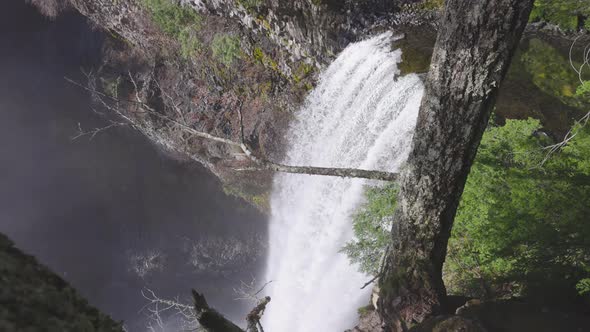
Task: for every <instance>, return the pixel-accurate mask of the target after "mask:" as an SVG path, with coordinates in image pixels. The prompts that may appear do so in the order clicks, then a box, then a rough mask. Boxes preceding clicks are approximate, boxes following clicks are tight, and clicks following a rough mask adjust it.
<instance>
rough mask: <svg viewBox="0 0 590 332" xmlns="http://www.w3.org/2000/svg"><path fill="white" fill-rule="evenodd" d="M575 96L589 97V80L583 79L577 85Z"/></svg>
mask: <svg viewBox="0 0 590 332" xmlns="http://www.w3.org/2000/svg"><path fill="white" fill-rule="evenodd" d="M576 96H578V97H582V98H587V99H590V81H584V82H583V83H582V84H580V86H578V88H577V89H576Z"/></svg>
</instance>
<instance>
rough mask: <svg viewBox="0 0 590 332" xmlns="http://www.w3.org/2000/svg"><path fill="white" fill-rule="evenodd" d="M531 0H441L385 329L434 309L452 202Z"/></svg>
mask: <svg viewBox="0 0 590 332" xmlns="http://www.w3.org/2000/svg"><path fill="white" fill-rule="evenodd" d="M532 3H533V0H447V1H446V8H445V13H444V15H443V18H442V22H441V23H442V24H441V29H440V31H439V35H438V39H437V42H436V45H435V50H434V54H433V58H432V65H431V69H430V72H429V74H428V78H427V80H426V92H425V95H424V99H423V100H422V105H421V107H420V113H419V117H418V124H417V128H416V134H415V136H414V140H413V149H412V152H411V154H410V157H409V159H408V163H407V166H406V168H405V169H404V170H403V171H402V174H401V175H400V186H401V188H400V197H399V204H398V208H397V210H396V213H395V219H394V220H395V222H394V227H393V229H392V238H393V245H392V246H391V249H390V251H389V252H388V253H387V257H386V263H385V266H384V271H383V274H382V277H381V279H380V289H381V291H380V298H379V302H378V306H379V308H378V309H379V313H380V315H381V317H382V318H383V320H384V322H385V323H386V324H387V330H388V331H398V330H403V329H405V327H407V326H409V325H411V324H413V323H415V322H420V321H422V320H424V318H426V317H428V316H431V315H434V314H437V313H439V312H440V311H441V309H442V308H443V307H444V301H445V297H446V290H445V287H444V284H443V281H442V272H441V271H442V265H443V262H444V260H445V256H446V248H447V242H448V238H449V235H450V231H451V227H452V225H453V219H454V217H455V213H456V210H457V205H458V203H459V199H460V197H461V193H462V192H463V187H464V185H465V181H466V179H467V175H468V173H469V169H470V167H471V164H472V162H473V159H474V157H475V153H476V151H477V147H478V145H479V142H480V140H481V137H482V135H483V131H484V129H485V127H486V124H487V122H488V119H489V116H490V112H491V110H492V107H493V105H494V101H495V98H496V94H497V91H498V86H499V84H500V82H501V81H502V79H503V78H504V76H505V73H506V71H507V68H508V65H509V64H510V59H511V58H512V54H513V52H514V50H515V48H516V46H517V44H518V41H519V40H520V37H521V35H522V32H523V30H524V27H525V25H526V22H527V19H528V15H529V13H530V10H531V7H532Z"/></svg>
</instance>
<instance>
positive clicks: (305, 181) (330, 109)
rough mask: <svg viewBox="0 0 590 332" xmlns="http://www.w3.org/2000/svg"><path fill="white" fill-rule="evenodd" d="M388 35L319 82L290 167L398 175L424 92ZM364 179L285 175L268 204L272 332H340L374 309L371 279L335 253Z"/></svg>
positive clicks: (268, 323) (296, 133)
mask: <svg viewBox="0 0 590 332" xmlns="http://www.w3.org/2000/svg"><path fill="white" fill-rule="evenodd" d="M392 38H393V37H392V34H391V33H385V34H382V35H380V36H377V37H374V38H372V39H369V40H366V41H362V42H358V43H355V44H353V45H351V46H349V47H348V48H346V49H345V50H344V51H343V52H342V54H340V56H339V57H338V58H337V59H336V60H335V61H334V63H332V64H331V65H330V66H329V67H328V69H327V70H326V71H325V73H323V74H322V76H321V78H320V82H319V84H318V86H317V88H316V89H315V90H314V91H313V92H312V93H311V94H310V96H309V97H308V98H307V101H306V103H305V105H304V107H303V108H302V109H301V110H300V111H299V113H298V114H297V115H296V120H295V121H294V122H293V124H292V125H291V127H290V129H289V133H288V142H289V144H290V147H289V148H288V152H287V155H286V158H285V160H284V162H285V163H286V164H289V165H310V166H323V167H357V168H363V169H375V170H388V171H395V170H397V169H398V168H399V166H400V164H401V163H403V162H404V161H405V160H406V158H407V154H408V150H409V146H410V141H411V137H412V133H413V129H414V126H415V122H416V117H417V114H418V108H419V105H420V100H421V99H422V93H423V86H422V83H421V82H420V79H419V78H418V77H417V76H416V75H407V76H403V77H400V76H399V70H398V68H397V65H398V63H399V62H400V61H401V51H400V50H396V51H391V41H392ZM367 184H368V181H365V180H359V179H355V180H350V179H340V178H334V177H320V176H308V175H293V174H279V175H277V176H276V178H275V181H274V189H273V193H272V197H271V209H272V217H271V221H270V233H269V237H270V246H269V260H268V264H269V265H268V270H267V276H266V277H267V280H273V283H272V284H270V287H269V288H268V289H267V292H268V295H270V296H271V297H272V302H271V304H270V305H269V306H268V308H267V311H266V313H265V314H264V322H263V326H264V328H265V330H266V331H269V332H342V331H344V330H345V329H347V328H351V327H353V326H354V324H355V323H356V321H357V312H356V311H357V308H358V307H361V306H365V305H366V304H368V303H369V294H370V289H365V290H360V288H361V286H362V285H363V284H364V283H365V282H366V281H367V280H368V277H367V276H365V275H363V274H361V273H359V272H358V271H357V267H356V266H352V265H351V264H350V262H349V261H348V258H347V257H346V256H345V255H344V254H341V253H339V250H340V249H341V248H342V246H343V245H344V244H345V243H346V242H347V241H350V240H351V239H352V237H353V234H352V222H351V214H352V212H354V209H355V208H356V207H357V206H358V204H359V203H360V202H361V200H362V197H363V195H362V194H363V188H364V186H365V185H367Z"/></svg>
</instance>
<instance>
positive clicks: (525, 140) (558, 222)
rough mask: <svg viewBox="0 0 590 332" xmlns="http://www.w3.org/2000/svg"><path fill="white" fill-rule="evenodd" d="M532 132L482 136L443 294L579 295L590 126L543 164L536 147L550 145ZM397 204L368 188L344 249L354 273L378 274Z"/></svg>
mask: <svg viewBox="0 0 590 332" xmlns="http://www.w3.org/2000/svg"><path fill="white" fill-rule="evenodd" d="M539 129H540V122H539V121H538V120H532V119H529V120H507V121H506V124H505V125H504V126H502V127H495V126H490V128H488V129H487V130H486V132H485V134H484V136H483V139H482V141H481V145H480V147H479V150H478V153H477V157H476V159H475V162H474V164H473V167H472V169H471V173H470V174H469V177H468V180H467V183H466V186H465V191H464V193H463V196H462V198H461V203H460V206H459V209H458V211H457V216H456V218H455V222H454V227H453V232H452V236H451V238H450V239H449V245H448V254H447V260H446V262H445V266H444V276H445V283H446V286H447V289H448V290H449V292H450V293H454V294H463V295H468V296H476V297H498V296H516V295H520V294H522V293H526V292H528V291H534V290H537V289H539V288H542V293H543V294H545V295H547V294H548V293H549V291H550V290H552V291H554V292H556V293H559V294H569V295H573V294H575V293H576V288H577V292H578V293H584V294H588V288H587V286H588V281H587V280H586V279H588V278H590V269H589V268H588V266H589V262H590V223H589V222H588V216H590V205H589V204H588V201H590V128H588V127H582V126H581V125H579V124H578V125H576V126H575V127H574V128H573V130H574V132H575V133H576V136H575V137H574V138H573V139H572V140H571V141H570V142H569V143H568V145H567V146H566V147H564V148H563V149H562V150H561V151H559V152H557V153H555V154H553V155H552V157H551V158H549V159H547V158H546V157H547V150H546V149H543V147H545V146H547V145H549V144H552V143H553V142H552V141H551V140H550V139H549V138H548V137H547V136H546V135H544V134H543V133H541V132H540V131H539ZM396 198H397V189H396V188H395V187H394V186H387V187H384V188H373V189H370V190H369V191H368V192H367V203H366V204H365V205H363V206H362V207H361V209H360V211H359V212H358V213H357V214H356V215H355V217H354V232H355V235H356V239H355V240H354V241H352V242H350V243H348V244H347V245H346V246H345V247H344V249H343V251H344V252H345V253H346V254H347V255H348V256H349V258H350V259H351V261H352V262H354V263H358V264H359V265H360V269H361V271H364V272H367V273H371V274H375V273H377V269H378V268H379V265H378V264H379V262H380V257H381V255H382V253H383V251H384V250H385V248H386V246H387V245H388V243H389V242H388V241H389V237H390V235H389V228H390V226H391V225H390V223H391V216H392V215H393V212H394V209H395V200H396ZM392 280H393V281H392ZM392 280H389V281H387V282H397V281H396V278H393V279H392ZM387 282H383V284H384V285H386V284H387Z"/></svg>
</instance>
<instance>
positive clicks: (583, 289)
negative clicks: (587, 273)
mask: <svg viewBox="0 0 590 332" xmlns="http://www.w3.org/2000/svg"><path fill="white" fill-rule="evenodd" d="M576 289H577V290H578V293H579V294H580V295H588V294H590V278H584V279H582V280H580V281H579V282H578V284H577V285H576Z"/></svg>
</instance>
